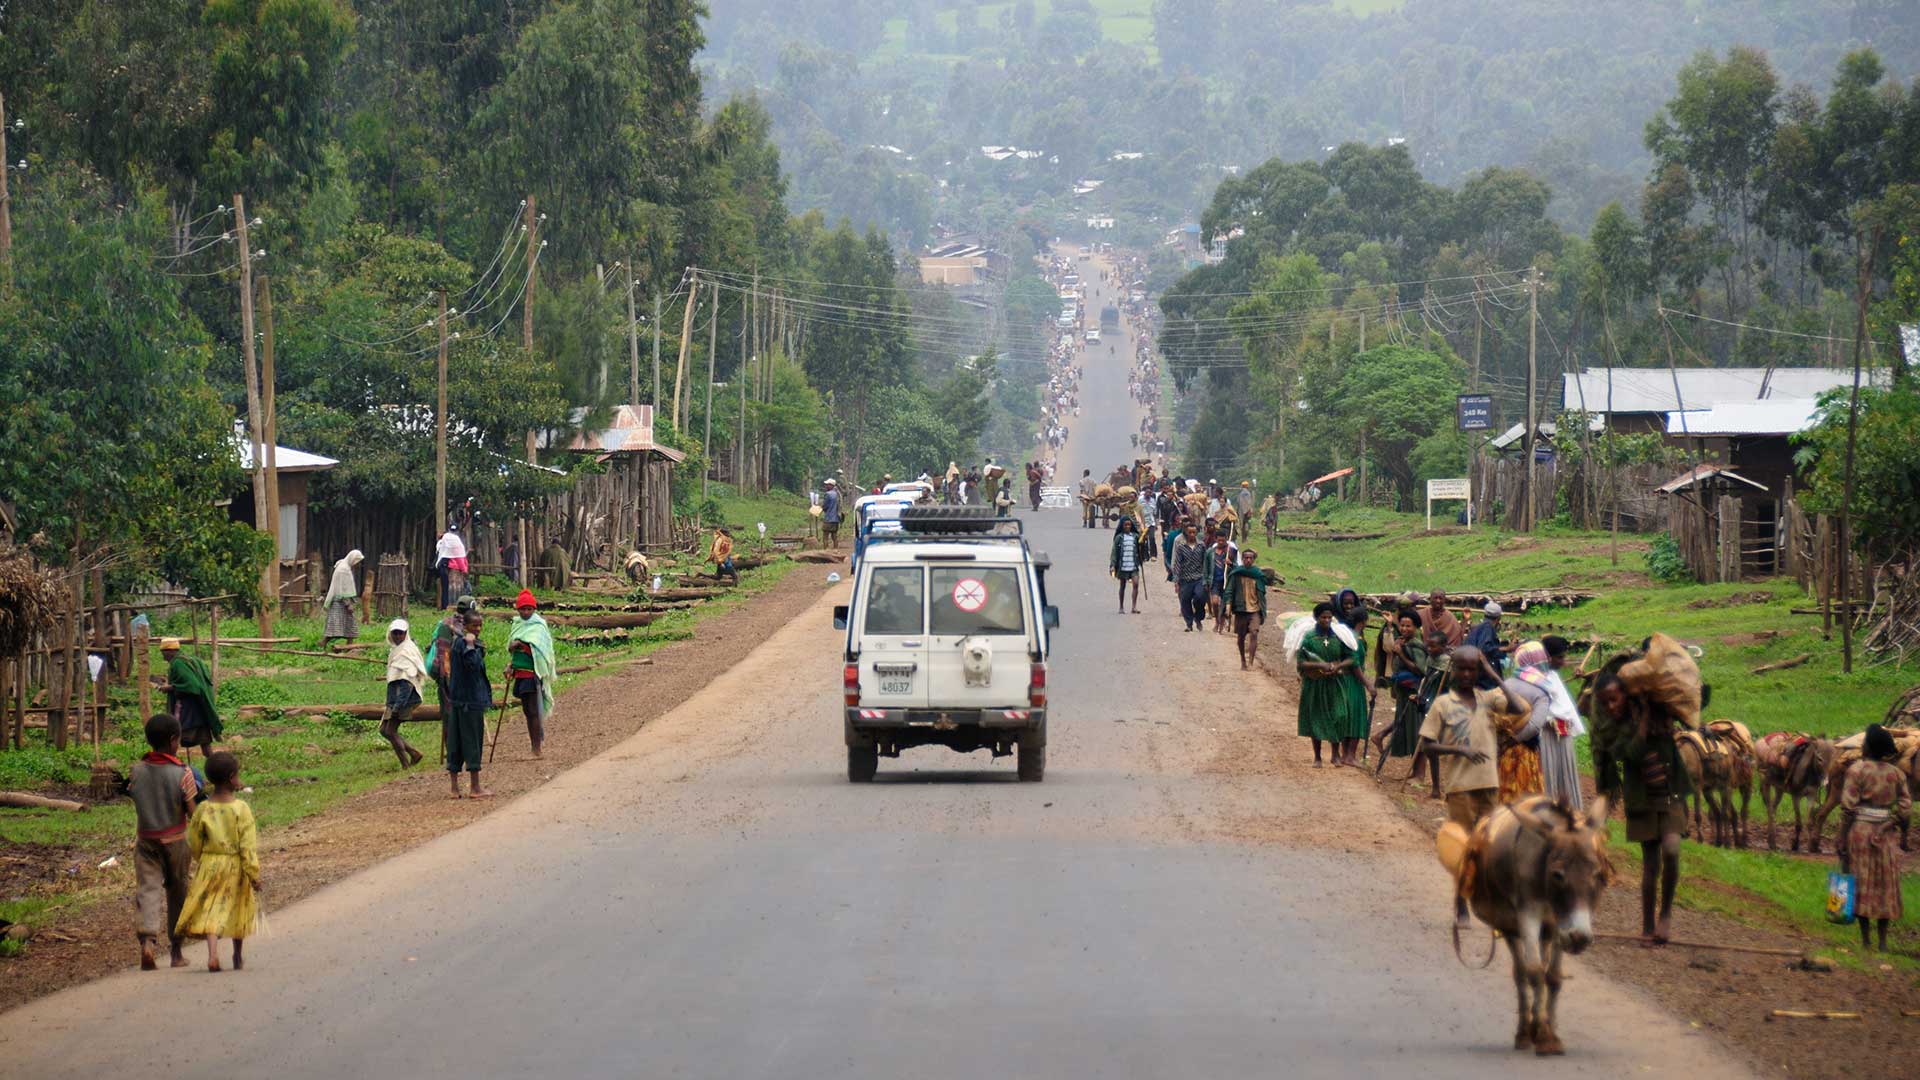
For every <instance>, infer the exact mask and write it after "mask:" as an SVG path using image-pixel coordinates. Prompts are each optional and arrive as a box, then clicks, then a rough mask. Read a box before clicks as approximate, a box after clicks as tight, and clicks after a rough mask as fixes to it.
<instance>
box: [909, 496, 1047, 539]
mask: <svg viewBox="0 0 1920 1080" xmlns="http://www.w3.org/2000/svg"><path fill="white" fill-rule="evenodd" d="M899 520H900V530H901V531H900V533H896V534H894V535H896V536H899V535H901V534H906V535H907V536H910V537H912V538H914V539H932V538H935V537H963V538H971V537H978V536H1001V537H1008V538H1015V537H1022V536H1024V535H1025V534H1024V532H1023V530H1022V529H1021V527H1020V520H1019V519H1018V518H1012V517H1000V516H999V515H998V514H997V513H996V512H995V509H994V507H991V506H941V505H937V504H936V505H915V506H903V507H901V508H900V518H899Z"/></svg>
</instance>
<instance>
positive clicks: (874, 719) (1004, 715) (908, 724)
mask: <svg viewBox="0 0 1920 1080" xmlns="http://www.w3.org/2000/svg"><path fill="white" fill-rule="evenodd" d="M846 716H847V728H848V730H849V732H852V731H855V730H858V731H863V732H864V731H875V732H880V731H885V730H889V729H898V728H925V729H927V730H930V731H950V730H953V729H955V728H962V727H980V728H1004V729H1009V730H1021V729H1027V728H1040V729H1042V730H1044V729H1045V728H1046V724H1047V710H1046V709H1045V708H1039V709H874V708H868V707H866V706H861V705H848V706H846Z"/></svg>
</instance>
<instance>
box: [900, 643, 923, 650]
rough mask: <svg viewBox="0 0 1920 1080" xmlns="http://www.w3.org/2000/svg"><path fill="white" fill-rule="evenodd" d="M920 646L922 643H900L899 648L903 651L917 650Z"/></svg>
mask: <svg viewBox="0 0 1920 1080" xmlns="http://www.w3.org/2000/svg"><path fill="white" fill-rule="evenodd" d="M922 644H923V643H922V642H918V641H903V642H901V643H900V647H901V648H903V649H917V648H919V647H920V646H921V645H922Z"/></svg>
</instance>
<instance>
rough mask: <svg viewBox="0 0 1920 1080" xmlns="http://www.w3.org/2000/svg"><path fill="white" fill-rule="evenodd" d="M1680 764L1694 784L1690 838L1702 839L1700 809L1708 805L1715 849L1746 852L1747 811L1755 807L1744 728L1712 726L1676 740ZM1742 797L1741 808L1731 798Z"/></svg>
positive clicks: (1749, 745) (1750, 756)
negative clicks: (1733, 847) (1692, 834)
mask: <svg viewBox="0 0 1920 1080" xmlns="http://www.w3.org/2000/svg"><path fill="white" fill-rule="evenodd" d="M1674 741H1675V748H1676V749H1677V750H1679V752H1680V763H1681V764H1682V765H1683V766H1685V767H1686V770H1687V776H1688V778H1689V779H1691V780H1692V781H1693V799H1692V804H1693V833H1694V835H1695V836H1700V835H1701V828H1700V827H1701V820H1700V809H1701V804H1702V803H1705V804H1706V810H1707V816H1708V820H1709V821H1711V822H1712V824H1713V844H1714V846H1715V847H1727V846H1728V845H1729V844H1730V843H1731V844H1734V845H1738V846H1740V847H1746V846H1747V819H1748V810H1749V808H1750V807H1751V806H1752V804H1753V771H1754V761H1753V751H1752V747H1753V736H1752V735H1750V734H1748V732H1747V727H1746V725H1745V724H1741V723H1739V722H1737V721H1733V720H1715V721H1713V722H1712V723H1711V724H1708V725H1707V726H1706V727H1705V728H1703V729H1700V730H1697V731H1695V730H1689V731H1683V732H1681V733H1680V734H1679V735H1678V736H1676V737H1675V740H1674ZM1735 794H1738V795H1739V796H1740V800H1739V808H1738V809H1737V810H1736V809H1735V806H1734V795H1735Z"/></svg>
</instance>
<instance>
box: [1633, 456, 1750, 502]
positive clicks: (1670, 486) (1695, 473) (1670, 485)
mask: <svg viewBox="0 0 1920 1080" xmlns="http://www.w3.org/2000/svg"><path fill="white" fill-rule="evenodd" d="M1716 477H1718V478H1719V479H1721V480H1724V481H1727V482H1728V483H1737V484H1745V485H1747V486H1748V487H1750V488H1753V489H1754V490H1755V491H1765V490H1767V486H1766V485H1765V484H1756V483H1754V482H1753V481H1751V480H1749V479H1747V478H1746V477H1744V476H1741V475H1740V474H1739V473H1737V472H1734V471H1733V468H1732V467H1731V466H1728V465H1722V464H1720V463H1719V462H1717V461H1709V462H1707V463H1705V464H1703V465H1695V466H1694V467H1693V468H1691V469H1688V470H1687V471H1686V472H1683V473H1681V474H1680V475H1679V476H1676V477H1674V478H1673V479H1671V480H1669V481H1667V482H1666V483H1664V484H1661V485H1660V486H1659V487H1657V488H1655V489H1654V490H1655V491H1658V492H1659V493H1660V494H1662V495H1671V494H1673V493H1674V492H1676V491H1681V490H1684V489H1686V488H1690V487H1693V486H1694V485H1695V484H1699V483H1703V482H1705V481H1709V480H1712V479H1714V478H1716Z"/></svg>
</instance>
